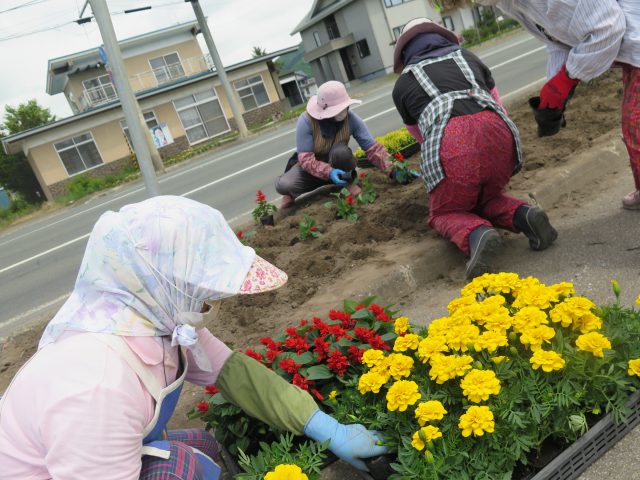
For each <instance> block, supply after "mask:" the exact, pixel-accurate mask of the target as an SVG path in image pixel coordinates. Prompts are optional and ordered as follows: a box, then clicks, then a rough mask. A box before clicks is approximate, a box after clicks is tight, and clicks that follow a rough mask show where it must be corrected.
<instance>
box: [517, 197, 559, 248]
mask: <svg viewBox="0 0 640 480" xmlns="http://www.w3.org/2000/svg"><path fill="white" fill-rule="evenodd" d="M513 225H514V226H515V227H516V228H517V229H518V230H520V231H522V233H524V234H525V235H526V236H527V238H528V239H529V247H530V248H531V250H536V251H539V250H544V249H546V248H548V247H549V246H550V245H551V244H552V243H553V242H555V241H556V239H557V238H558V232H557V231H556V229H555V228H553V227H552V226H551V223H550V222H549V217H548V216H547V214H546V213H545V212H544V210H542V209H541V208H540V207H536V206H532V205H521V206H519V207H518V209H517V210H516V213H515V214H514V216H513Z"/></svg>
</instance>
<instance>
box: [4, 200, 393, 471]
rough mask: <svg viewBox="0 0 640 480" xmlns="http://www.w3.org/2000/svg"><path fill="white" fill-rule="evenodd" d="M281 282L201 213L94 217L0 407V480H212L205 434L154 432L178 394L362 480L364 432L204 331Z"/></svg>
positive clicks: (165, 204)
mask: <svg viewBox="0 0 640 480" xmlns="http://www.w3.org/2000/svg"><path fill="white" fill-rule="evenodd" d="M286 281H287V275H286V274H285V273H284V272H283V271H281V270H280V269H278V268H276V267H275V266H273V265H271V264H270V263H269V262H267V261H266V260H264V259H262V258H260V257H259V256H257V255H256V254H255V251H254V250H253V249H252V248H249V247H246V246H244V245H242V244H241V243H240V241H239V240H238V239H237V237H236V235H235V234H234V232H233V230H232V229H231V228H230V227H229V226H228V225H227V223H226V221H225V220H224V218H223V216H222V215H221V214H220V212H218V211H217V210H215V209H213V208H211V207H209V206H207V205H204V204H201V203H198V202H195V201H193V200H189V199H186V198H182V197H172V196H160V197H155V198H151V199H149V200H145V201H143V202H140V203H136V204H132V205H127V206H124V207H123V208H121V209H120V210H119V211H118V212H107V213H105V214H103V215H102V216H101V217H100V218H99V219H98V221H97V223H96V225H95V226H94V228H93V230H92V232H91V235H90V237H89V241H88V244H87V248H86V252H85V255H84V258H83V260H82V265H81V267H80V273H79V274H78V278H77V280H76V284H75V287H74V289H73V291H72V293H71V296H70V297H69V298H68V300H67V301H66V302H65V303H64V305H63V306H62V307H61V309H60V310H59V311H58V313H57V314H56V316H55V317H54V318H53V319H52V320H51V322H49V324H48V325H47V327H46V329H45V331H44V333H43V335H42V338H41V340H40V345H39V347H38V351H37V352H36V353H35V354H34V355H33V357H31V359H29V360H28V361H27V363H26V364H25V365H24V366H23V367H22V368H21V370H20V371H19V372H18V373H17V374H16V376H15V377H14V378H13V380H12V382H11V384H10V385H9V387H8V388H7V390H6V391H5V392H4V396H3V397H2V399H0V465H1V466H2V468H0V478H7V479H9V478H11V479H26V478H38V479H64V480H81V479H82V480H86V479H87V478H95V479H104V478H118V479H128V480H138V479H140V480H157V479H161V478H172V479H175V480H216V479H217V478H218V477H219V475H220V467H219V466H218V465H217V463H216V462H217V461H219V456H220V447H219V445H218V444H217V443H216V441H215V440H214V438H213V437H212V436H211V434H210V433H208V432H207V431H205V430H202V429H183V430H167V429H166V425H167V421H168V420H169V418H170V417H171V415H172V413H173V410H174V408H175V406H176V403H177V401H178V397H179V395H180V392H181V390H182V386H183V383H184V381H189V382H191V383H194V384H196V385H202V386H208V385H216V387H217V388H218V389H219V390H220V391H221V392H223V394H224V395H225V398H226V399H227V400H229V401H231V402H233V403H234V404H236V405H238V406H239V407H241V408H242V409H243V410H244V411H245V412H246V413H247V414H248V415H251V416H253V417H256V418H258V419H260V420H262V421H264V422H266V423H267V424H269V425H271V426H272V427H275V428H277V429H279V430H288V431H291V432H294V433H296V434H299V435H302V434H304V435H306V436H308V437H309V438H312V439H314V440H317V441H320V442H326V441H329V448H330V449H331V450H332V451H333V452H334V453H335V454H336V455H337V456H339V457H340V458H342V459H344V460H346V461H348V462H350V463H351V464H352V465H354V466H356V467H357V468H364V469H366V467H365V465H364V463H363V462H362V460H361V459H362V458H367V457H369V456H377V455H381V454H382V453H384V452H385V451H386V449H385V448H384V447H381V446H378V445H377V442H378V440H379V439H380V437H379V435H378V434H377V433H376V432H372V431H368V430H366V429H365V428H364V427H363V426H362V425H343V424H341V423H338V422H337V421H336V420H335V419H333V418H332V417H330V416H329V415H326V414H325V413H323V412H322V411H321V410H319V409H318V406H317V405H316V403H315V401H314V400H313V398H312V397H311V396H310V395H309V394H308V393H307V392H306V391H303V390H301V389H300V388H298V387H296V386H294V385H292V384H289V383H288V382H286V381H285V380H284V379H282V378H281V377H279V376H278V375H276V374H275V373H274V372H272V371H271V370H268V369H267V368H266V367H264V366H263V365H262V364H260V363H259V362H257V361H255V360H254V359H252V358H250V357H248V356H246V355H244V354H241V353H234V352H232V351H231V350H230V349H229V347H227V346H226V345H225V344H224V343H223V342H221V341H220V340H218V339H217V338H216V337H214V336H213V335H212V333H211V332H210V331H209V330H208V328H206V325H209V326H211V327H213V328H215V323H216V322H217V321H220V320H218V319H217V315H218V312H219V305H220V301H221V300H222V299H224V298H227V297H230V296H233V295H244V294H257V293H260V292H266V291H269V290H273V289H276V288H279V287H281V286H282V285H284V284H285V283H286Z"/></svg>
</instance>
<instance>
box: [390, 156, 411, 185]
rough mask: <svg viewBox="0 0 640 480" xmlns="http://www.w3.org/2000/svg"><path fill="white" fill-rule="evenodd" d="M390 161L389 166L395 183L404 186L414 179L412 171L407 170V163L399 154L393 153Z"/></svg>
mask: <svg viewBox="0 0 640 480" xmlns="http://www.w3.org/2000/svg"><path fill="white" fill-rule="evenodd" d="M390 160H391V162H392V163H393V165H392V166H391V172H392V176H393V178H395V180H396V182H398V183H400V184H401V185H406V184H408V183H409V182H411V180H413V179H414V178H415V175H414V173H413V171H412V170H411V168H409V162H407V160H406V159H405V158H404V155H402V154H401V153H400V152H397V153H394V154H393V156H392V157H391V158H390Z"/></svg>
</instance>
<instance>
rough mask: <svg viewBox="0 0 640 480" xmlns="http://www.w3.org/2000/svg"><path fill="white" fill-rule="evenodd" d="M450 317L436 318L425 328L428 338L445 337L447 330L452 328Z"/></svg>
mask: <svg viewBox="0 0 640 480" xmlns="http://www.w3.org/2000/svg"><path fill="white" fill-rule="evenodd" d="M452 323H453V322H452V319H451V317H442V318H436V319H435V320H433V321H432V322H431V323H430V324H429V326H428V327H427V331H428V332H429V336H431V337H443V336H446V334H447V332H448V331H449V329H451V327H452Z"/></svg>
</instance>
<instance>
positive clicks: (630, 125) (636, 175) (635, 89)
mask: <svg viewBox="0 0 640 480" xmlns="http://www.w3.org/2000/svg"><path fill="white" fill-rule="evenodd" d="M622 84H623V87H624V94H623V97H622V138H623V139H624V144H625V145H626V147H627V151H628V152H629V163H631V171H632V172H633V179H634V181H635V184H636V190H640V68H638V67H634V66H632V65H624V67H623V69H622Z"/></svg>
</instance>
